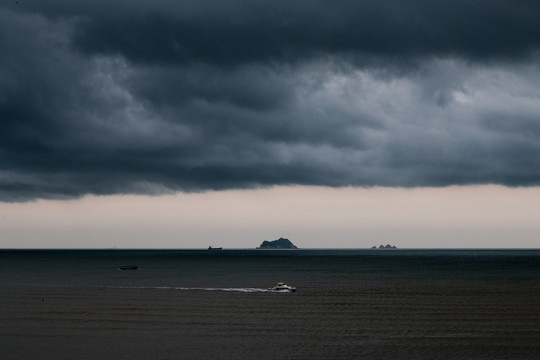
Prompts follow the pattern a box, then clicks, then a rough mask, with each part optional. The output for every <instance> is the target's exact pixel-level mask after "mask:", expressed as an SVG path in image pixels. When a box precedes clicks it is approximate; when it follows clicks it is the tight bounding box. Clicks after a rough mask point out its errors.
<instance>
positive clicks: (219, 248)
mask: <svg viewBox="0 0 540 360" xmlns="http://www.w3.org/2000/svg"><path fill="white" fill-rule="evenodd" d="M208 250H223V248H222V247H218V248H215V247H211V246H209V247H208Z"/></svg>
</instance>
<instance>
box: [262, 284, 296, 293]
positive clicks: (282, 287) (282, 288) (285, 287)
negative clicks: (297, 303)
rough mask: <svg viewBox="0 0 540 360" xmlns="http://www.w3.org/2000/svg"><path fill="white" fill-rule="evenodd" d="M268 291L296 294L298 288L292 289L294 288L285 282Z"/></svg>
mask: <svg viewBox="0 0 540 360" xmlns="http://www.w3.org/2000/svg"><path fill="white" fill-rule="evenodd" d="M268 290H271V291H288V292H295V291H296V288H295V287H292V286H289V285H286V284H285V283H284V282H278V284H277V285H276V286H273V287H271V288H268Z"/></svg>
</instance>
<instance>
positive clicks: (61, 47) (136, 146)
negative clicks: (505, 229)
mask: <svg viewBox="0 0 540 360" xmlns="http://www.w3.org/2000/svg"><path fill="white" fill-rule="evenodd" d="M538 14H540V3H538V2H537V1H516V0H514V1H475V2H472V3H471V2H470V1H467V2H464V1H454V2H446V1H445V2H434V1H420V0H416V1H407V2H402V1H389V0H386V1H377V2H358V1H354V2H352V1H351V2H347V1H342V2H327V1H295V2H292V3H291V2H280V1H274V2H268V1H249V2H245V1H228V2H223V1H197V2H191V1H183V2H178V3H177V2H162V3H160V2H155V1H152V2H150V1H138V2H137V1H130V2H127V1H125V2H122V1H117V2H104V1H93V2H89V3H88V4H86V3H84V4H82V3H81V4H77V3H76V2H72V1H53V2H47V3H42V2H32V1H19V3H15V2H13V3H11V4H8V5H3V6H1V7H0V54H2V56H0V200H3V201H23V200H29V199H35V198H63V197H73V196H81V195H84V194H88V193H94V194H114V193H162V192H169V191H179V190H180V191H200V190H207V189H227V188H244V187H257V186H271V185H276V184H317V185H329V186H346V185H357V186H372V185H383V186H445V185H452V184H485V183H497V184H504V185H509V186H519V185H525V186H531V185H538V184H539V183H540V167H539V165H540V164H539V163H538V160H537V159H538V158H540V157H539V155H540V141H539V140H538V139H539V135H540V88H539V87H538V86H537V84H538V83H540V68H539V65H538V64H539V62H538V60H540V56H539V54H540V52H539V49H540V15H538Z"/></svg>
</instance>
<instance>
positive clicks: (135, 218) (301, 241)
mask: <svg viewBox="0 0 540 360" xmlns="http://www.w3.org/2000/svg"><path fill="white" fill-rule="evenodd" d="M538 208H540V188H537V187H534V188H508V187H502V186H494V185H484V186H463V187H457V186H454V187H444V188H413V189H403V188H383V187H374V188H353V187H345V188H328V187H312V186H290V187H286V186H282V187H274V188H268V189H258V190H229V191H219V192H216V191H213V192H203V193H190V194H186V193H178V194H175V195H163V196H143V195H114V196H86V197H83V198H81V199H73V200H38V201H34V202H26V203H0V232H1V234H2V235H1V246H0V247H1V248H205V247H207V246H209V245H212V246H222V247H224V248H255V247H256V246H258V245H259V244H260V243H261V242H262V241H263V240H274V239H277V238H279V237H281V236H283V237H287V238H289V239H290V240H291V241H293V243H295V244H296V245H297V246H299V247H300V248H367V247H371V246H374V245H376V246H378V245H380V244H387V243H391V244H393V245H396V246H398V247H399V248H537V247H538V235H539V234H540V224H538V221H537V216H536V215H537V212H536V210H537V209H538Z"/></svg>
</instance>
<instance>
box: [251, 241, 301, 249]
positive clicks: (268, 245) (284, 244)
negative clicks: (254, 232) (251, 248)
mask: <svg viewBox="0 0 540 360" xmlns="http://www.w3.org/2000/svg"><path fill="white" fill-rule="evenodd" d="M257 249H298V247H296V245H294V244H293V243H292V242H291V241H290V240H289V239H285V238H279V239H277V240H273V241H268V240H264V241H263V242H262V244H261V245H260V246H259V247H258V248H257Z"/></svg>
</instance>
